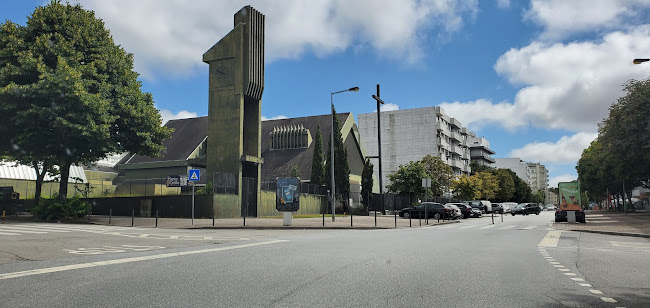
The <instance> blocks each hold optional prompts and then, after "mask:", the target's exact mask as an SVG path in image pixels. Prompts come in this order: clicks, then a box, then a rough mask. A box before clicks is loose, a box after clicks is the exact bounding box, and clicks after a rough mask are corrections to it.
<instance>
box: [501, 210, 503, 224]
mask: <svg viewBox="0 0 650 308" xmlns="http://www.w3.org/2000/svg"><path fill="white" fill-rule="evenodd" d="M501 222H503V212H501Z"/></svg>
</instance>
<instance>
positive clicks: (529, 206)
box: [510, 203, 541, 216]
mask: <svg viewBox="0 0 650 308" xmlns="http://www.w3.org/2000/svg"><path fill="white" fill-rule="evenodd" d="M539 212H541V210H540V209H539V206H537V204H536V203H519V205H517V206H516V207H515V208H514V209H512V211H511V212H510V214H512V216H515V214H521V215H529V214H535V215H539Z"/></svg>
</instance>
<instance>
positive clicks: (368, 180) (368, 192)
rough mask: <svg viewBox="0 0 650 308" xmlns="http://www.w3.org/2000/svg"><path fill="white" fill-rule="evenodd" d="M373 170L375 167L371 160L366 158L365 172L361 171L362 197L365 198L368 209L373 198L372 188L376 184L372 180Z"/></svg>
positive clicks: (364, 163)
mask: <svg viewBox="0 0 650 308" xmlns="http://www.w3.org/2000/svg"><path fill="white" fill-rule="evenodd" d="M373 169H374V166H373V165H372V163H371V162H370V159H369V158H366V160H365V161H364V162H363V171H361V196H363V201H364V202H363V203H364V206H365V207H366V209H367V208H368V206H369V205H370V198H371V197H372V186H373V184H374V181H373V179H372V174H373V172H374V170H373Z"/></svg>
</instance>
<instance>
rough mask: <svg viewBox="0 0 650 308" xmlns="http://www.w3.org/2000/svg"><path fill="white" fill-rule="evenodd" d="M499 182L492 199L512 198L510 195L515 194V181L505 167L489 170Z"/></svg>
mask: <svg viewBox="0 0 650 308" xmlns="http://www.w3.org/2000/svg"><path fill="white" fill-rule="evenodd" d="M489 172H490V173H492V174H493V175H494V176H495V177H496V178H497V180H498V182H499V189H497V192H496V194H495V196H494V201H496V202H506V201H510V200H511V199H512V196H513V195H514V194H515V181H514V180H513V179H512V175H511V174H510V172H508V170H506V169H501V168H499V169H492V170H489Z"/></svg>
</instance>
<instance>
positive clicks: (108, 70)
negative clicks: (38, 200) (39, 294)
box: [0, 1, 169, 199]
mask: <svg viewBox="0 0 650 308" xmlns="http://www.w3.org/2000/svg"><path fill="white" fill-rule="evenodd" d="M137 77H138V74H137V73H136V72H134V71H133V55H132V54H129V53H127V52H125V51H124V49H122V48H121V47H120V46H118V45H116V44H115V43H114V42H113V39H112V37H111V35H110V33H109V31H108V30H106V29H105V27H104V23H103V22H102V21H101V20H100V19H98V18H96V17H95V15H94V13H93V12H92V11H86V10H84V9H83V8H82V7H81V6H80V5H70V4H62V3H61V2H60V1H52V2H50V3H49V4H48V5H46V6H43V7H38V8H36V10H35V11H34V13H32V15H31V16H30V17H29V18H28V20H27V25H26V26H20V25H17V24H14V23H12V22H10V21H7V22H5V23H4V24H3V25H2V26H1V27H0V105H2V106H3V108H2V111H0V118H2V119H3V121H2V122H0V127H1V128H0V133H2V134H4V133H7V135H6V136H4V137H2V139H0V142H1V144H0V147H3V148H4V147H9V146H10V149H12V150H7V151H5V154H6V155H7V156H9V157H12V158H14V159H15V158H18V159H20V160H21V161H24V162H32V163H33V162H34V161H38V162H39V163H40V164H41V166H43V169H45V170H47V169H49V166H51V165H57V166H58V169H59V172H60V186H59V197H60V198H61V199H65V198H66V196H67V189H68V185H67V184H68V176H69V172H70V166H71V165H73V164H83V163H90V162H93V161H96V160H99V159H102V158H105V157H106V156H107V155H108V154H110V153H123V152H126V151H129V152H134V153H139V154H142V155H148V156H155V155H158V153H160V151H161V150H162V149H163V146H162V141H163V140H164V139H166V138H168V137H169V130H168V129H167V128H164V127H161V119H160V114H159V112H158V110H157V109H155V107H154V105H153V99H152V96H151V94H150V93H143V92H142V91H141V84H140V82H139V81H138V80H137ZM16 127H19V128H21V131H17V130H16V129H15V128H16ZM33 145H38V147H39V148H38V149H31V148H30V147H32V146H33ZM19 151H20V153H21V154H17V152H19ZM22 151H24V152H22ZM37 170H38V169H37Z"/></svg>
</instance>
